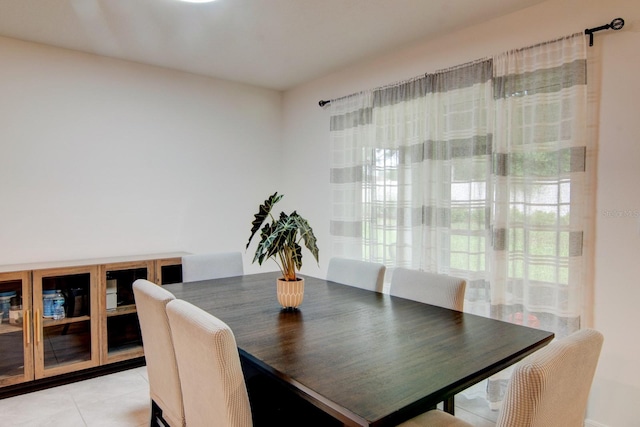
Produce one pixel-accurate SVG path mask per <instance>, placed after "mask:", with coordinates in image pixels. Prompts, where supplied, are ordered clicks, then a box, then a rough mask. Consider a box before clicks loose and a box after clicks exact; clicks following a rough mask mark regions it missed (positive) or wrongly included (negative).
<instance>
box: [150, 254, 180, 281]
mask: <svg viewBox="0 0 640 427" xmlns="http://www.w3.org/2000/svg"><path fill="white" fill-rule="evenodd" d="M181 282H182V258H181V257H177V258H164V259H159V260H156V284H158V285H170V284H172V283H181Z"/></svg>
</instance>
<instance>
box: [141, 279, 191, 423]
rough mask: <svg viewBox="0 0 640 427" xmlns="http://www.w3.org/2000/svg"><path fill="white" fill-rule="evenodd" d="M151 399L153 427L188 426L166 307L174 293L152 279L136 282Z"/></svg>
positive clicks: (172, 298) (173, 298)
mask: <svg viewBox="0 0 640 427" xmlns="http://www.w3.org/2000/svg"><path fill="white" fill-rule="evenodd" d="M133 295H134V298H135V301H136V309H137V312H138V319H139V322H140V331H141V332H142V345H143V347H144V356H145V359H146V363H147V376H148V378H149V394H150V396H151V426H155V425H164V424H169V425H170V426H171V427H178V426H184V425H185V418H184V408H183V405H182V391H181V390H180V377H179V375H178V365H177V363H176V356H175V352H174V350H173V340H172V338H171V331H170V330H169V319H168V318H167V312H166V308H165V307H166V305H167V303H169V301H173V300H175V297H174V296H173V294H172V293H171V292H169V291H167V290H165V289H163V288H162V287H161V286H158V285H156V284H155V283H152V282H149V281H148V280H144V279H138V280H136V281H135V282H133Z"/></svg>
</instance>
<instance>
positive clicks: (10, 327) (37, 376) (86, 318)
mask: <svg viewBox="0 0 640 427" xmlns="http://www.w3.org/2000/svg"><path fill="white" fill-rule="evenodd" d="M185 254H186V252H173V253H160V254H149V255H135V256H123V257H111V258H95V259H85V260H75V261H57V262H43V263H30V264H15V265H0V311H6V308H7V307H9V306H10V305H11V306H13V307H12V309H11V318H8V317H9V316H7V314H3V317H2V322H1V323H0V397H1V396H2V393H1V392H2V391H3V389H5V391H6V389H15V390H20V389H21V388H28V386H30V385H34V384H49V383H51V384H53V383H54V382H55V381H52V379H56V378H63V377H70V376H72V375H73V376H75V377H76V378H77V377H78V376H81V374H82V373H83V372H84V373H86V374H87V376H91V373H98V372H100V368H109V369H111V370H114V369H116V370H117V366H123V367H125V366H127V363H126V362H131V361H137V364H138V365H141V364H142V363H143V362H144V359H143V356H144V352H143V349H142V337H141V334H140V326H139V324H138V317H137V312H136V307H135V301H134V299H133V291H132V284H133V282H134V281H135V280H136V279H147V280H150V281H152V282H154V283H156V284H158V285H164V284H169V283H178V282H181V281H182V256H183V255H185ZM56 290H60V291H61V292H62V294H63V295H64V297H65V317H64V318H63V319H53V318H52V317H51V310H50V307H49V305H48V304H49V301H48V299H49V298H51V297H52V296H51V295H52V293H53V292H54V291H56ZM3 301H4V304H2V302H3ZM18 304H20V306H18ZM2 307H4V309H2Z"/></svg>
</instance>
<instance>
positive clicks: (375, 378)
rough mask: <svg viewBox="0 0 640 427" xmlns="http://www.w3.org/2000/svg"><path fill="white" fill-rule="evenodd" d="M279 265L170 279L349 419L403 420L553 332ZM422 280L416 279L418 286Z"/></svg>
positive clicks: (254, 352) (298, 389)
mask: <svg viewBox="0 0 640 427" xmlns="http://www.w3.org/2000/svg"><path fill="white" fill-rule="evenodd" d="M278 277H279V273H278V272H267V273H258V274H247V275H243V276H237V277H227V278H221V279H213V280H204V281H199V282H190V283H176V284H171V285H164V286H163V287H164V288H165V289H167V290H168V291H170V292H171V293H173V294H174V295H175V297H176V298H179V299H182V300H185V301H188V302H190V303H192V304H194V305H195V306H197V307H199V308H201V309H203V310H204V311H206V312H208V313H210V314H212V315H214V316H215V317H217V318H219V319H220V320H222V321H223V322H225V323H226V324H227V325H228V326H229V327H230V328H231V330H232V331H233V334H234V336H235V339H236V343H237V346H238V351H239V354H240V356H241V357H242V358H243V359H246V360H248V361H250V363H253V364H255V366H256V367H257V368H259V369H260V370H261V371H262V372H265V373H267V374H268V375H270V376H271V377H272V378H274V379H275V380H276V381H277V382H278V383H279V384H282V385H284V386H285V387H287V388H288V389H289V390H291V391H292V392H294V393H295V394H297V395H298V396H299V397H301V398H302V399H304V400H305V401H307V402H309V403H311V404H312V405H313V406H314V407H315V408H318V409H319V410H321V411H322V412H323V413H326V414H328V415H330V416H331V417H332V418H333V419H335V420H337V421H338V422H339V423H341V424H342V425H348V426H388V425H397V424H399V423H401V422H403V421H405V420H407V419H410V418H412V417H414V416H416V415H418V414H420V413H422V412H424V411H427V410H430V409H433V408H434V407H435V406H436V405H437V404H438V403H439V402H443V401H449V402H451V400H452V399H453V396H454V395H455V394H457V393H459V392H461V391H463V390H465V389H466V388H468V387H470V386H472V385H474V384H476V383H478V382H480V381H482V380H484V379H486V378H488V377H490V376H491V375H494V374H496V373H497V372H500V371H502V370H504V369H505V368H507V367H509V366H510V365H512V364H514V363H516V362H518V361H519V360H521V359H523V358H524V357H526V356H527V355H529V354H531V353H533V352H535V351H536V350H538V349H540V348H542V347H544V346H545V345H546V344H548V343H549V342H550V341H551V340H552V339H553V337H554V334H553V333H552V332H548V331H544V330H541V329H535V328H531V327H527V326H522V325H516V324H513V323H508V322H504V321H500V320H496V319H491V318H487V317H483V316H478V315H474V314H469V313H464V312H459V311H455V310H449V309H446V308H442V307H438V306H435V305H429V304H424V303H421V302H417V301H413V300H408V299H403V298H399V297H394V296H391V295H389V294H387V293H379V292H373V291H369V290H365V289H360V288H357V287H353V286H348V285H344V284H339V283H335V282H331V281H328V280H325V279H321V278H315V277H311V276H304V279H305V284H304V288H305V289H304V300H303V302H302V304H301V305H300V307H299V308H297V309H294V310H292V309H284V308H282V307H281V306H280V304H279V303H278V300H277V298H276V279H277V278H278ZM416 286H418V284H416Z"/></svg>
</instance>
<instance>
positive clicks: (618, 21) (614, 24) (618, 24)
mask: <svg viewBox="0 0 640 427" xmlns="http://www.w3.org/2000/svg"><path fill="white" fill-rule="evenodd" d="M622 27H624V19H622V18H615V19H614V20H613V21H611V23H609V24H605V25H601V26H599V27H595V28H587V29H586V30H584V34H585V35H588V36H589V46H593V33H595V32H596V31H602V30H608V29H612V30H616V31H617V30H619V29H621V28H622ZM329 104H331V100H326V101H325V100H323V99H321V100H320V101H319V102H318V105H319V106H320V107H324V106H325V105H329Z"/></svg>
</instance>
